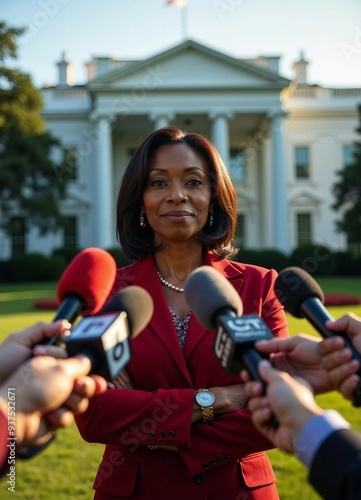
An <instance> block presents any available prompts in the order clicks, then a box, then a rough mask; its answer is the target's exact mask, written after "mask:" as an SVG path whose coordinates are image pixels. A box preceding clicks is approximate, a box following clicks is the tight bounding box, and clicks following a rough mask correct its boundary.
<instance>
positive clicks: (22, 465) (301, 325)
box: [0, 278, 361, 500]
mask: <svg viewBox="0 0 361 500" xmlns="http://www.w3.org/2000/svg"><path fill="white" fill-rule="evenodd" d="M318 281H319V283H320V285H321V287H322V288H323V290H324V291H325V292H337V293H340V292H342V291H343V292H344V293H347V294H356V295H358V296H361V279H360V278H344V279H339V278H337V279H335V278H323V279H322V280H321V279H320V280H318ZM55 286H56V285H55V284H52V283H40V284H39V283H37V284H16V285H6V286H5V285H1V286H0V332H1V333H0V340H1V339H2V338H4V337H5V336H6V335H7V334H8V333H9V332H11V331H15V330H18V329H20V328H23V327H25V326H28V325H30V324H32V323H34V322H36V321H40V320H43V321H51V319H52V317H53V316H54V313H53V312H51V311H41V310H35V309H33V307H32V304H33V302H34V301H35V300H37V299H41V298H50V297H55V295H56V294H55ZM350 309H352V311H353V312H355V313H356V314H358V315H359V316H361V306H352V307H332V308H329V310H330V312H331V314H332V315H333V316H334V317H335V318H336V317H339V316H340V315H342V314H343V313H345V312H347V311H349V310H350ZM289 326H290V333H291V334H296V333H299V332H305V333H310V334H315V335H316V336H317V334H316V333H315V332H314V331H313V329H312V327H311V326H310V325H309V324H308V323H307V322H306V321H305V320H300V319H295V318H292V317H289ZM318 402H319V404H320V405H321V406H322V407H323V408H335V409H337V410H338V411H340V413H342V414H343V416H344V417H345V418H346V419H347V420H349V421H350V422H351V423H352V424H353V425H354V427H355V428H357V429H359V430H361V422H360V418H359V415H360V414H359V411H358V410H356V409H354V408H353V407H352V405H351V403H350V402H348V401H346V400H344V399H343V398H342V397H341V396H340V395H339V394H337V393H329V394H325V395H322V396H319V397H318ZM102 450H103V445H97V444H88V443H85V442H84V441H82V439H81V438H80V436H79V434H78V432H77V429H76V427H75V425H73V426H71V427H69V428H67V429H62V430H59V431H58V432H57V439H56V441H55V443H52V445H50V446H49V448H48V449H47V450H46V451H44V452H43V453H42V454H40V455H38V456H37V457H36V458H35V459H32V460H29V461H21V460H18V461H17V463H16V493H17V497H18V498H21V499H22V500H49V499H57V500H69V498H70V499H72V500H73V499H74V500H88V499H91V498H93V490H92V487H91V485H92V482H93V478H94V475H95V472H96V469H97V466H98V464H99V461H100V458H101V455H102ZM268 454H269V457H270V459H271V461H272V464H273V467H274V470H275V473H276V476H277V478H278V482H277V484H278V489H279V493H280V497H281V499H282V500H300V499H302V500H303V499H307V500H316V499H318V498H319V496H318V495H317V494H316V493H315V492H314V491H313V490H312V488H311V487H310V486H308V484H307V480H306V478H307V471H306V469H305V468H304V467H303V466H302V465H300V464H299V463H298V462H297V460H296V459H295V458H294V457H293V456H290V455H286V454H284V453H282V452H280V451H278V450H272V451H270V452H269V453H268ZM7 488H8V485H7V483H6V478H3V479H2V480H1V481H0V498H1V499H3V500H8V499H12V498H14V496H13V493H11V492H8V491H7Z"/></svg>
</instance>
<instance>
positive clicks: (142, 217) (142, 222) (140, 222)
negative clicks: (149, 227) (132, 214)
mask: <svg viewBox="0 0 361 500" xmlns="http://www.w3.org/2000/svg"><path fill="white" fill-rule="evenodd" d="M139 225H140V227H141V228H142V229H143V228H144V227H145V226H146V223H145V220H144V214H142V213H140V217H139Z"/></svg>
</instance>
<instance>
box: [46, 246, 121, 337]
mask: <svg viewBox="0 0 361 500" xmlns="http://www.w3.org/2000/svg"><path fill="white" fill-rule="evenodd" d="M116 270H117V265H116V262H115V260H114V258H113V257H112V256H111V255H110V253H108V252H107V251H106V250H103V249H101V248H95V247H91V248H86V249H84V250H82V251H81V252H79V253H78V254H77V255H76V256H75V257H74V258H73V260H72V261H71V262H70V263H69V265H68V266H67V268H66V269H65V271H64V272H63V274H62V275H61V277H60V280H59V282H58V286H57V296H58V300H59V302H60V306H59V309H58V311H57V313H56V315H55V317H54V319H53V321H57V320H58V319H66V320H68V321H69V323H73V322H74V321H75V319H76V318H77V316H78V315H79V314H80V313H81V314H82V315H83V316H84V315H90V314H96V313H97V312H98V311H99V310H100V308H101V307H102V306H103V304H104V302H105V301H106V299H107V297H108V296H109V293H110V291H111V289H112V287H113V284H114V281H115V276H116ZM59 341H60V337H52V338H50V339H46V340H44V341H42V342H41V344H45V345H57V344H58V343H59Z"/></svg>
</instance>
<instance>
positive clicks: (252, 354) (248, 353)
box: [241, 343, 279, 429]
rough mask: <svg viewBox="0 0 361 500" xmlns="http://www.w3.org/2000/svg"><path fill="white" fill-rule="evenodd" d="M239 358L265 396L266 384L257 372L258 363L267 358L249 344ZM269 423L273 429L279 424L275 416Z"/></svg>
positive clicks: (244, 346)
mask: <svg viewBox="0 0 361 500" xmlns="http://www.w3.org/2000/svg"><path fill="white" fill-rule="evenodd" d="M241 357H242V361H243V363H244V365H245V366H246V368H247V371H248V373H249V374H250V375H251V378H252V380H257V381H258V382H260V383H261V384H262V393H263V394H266V389H267V383H266V382H265V381H264V380H263V378H262V377H261V375H260V373H259V371H258V363H259V362H260V361H262V359H267V356H262V355H261V354H260V353H259V352H258V351H256V349H255V347H254V345H253V344H251V343H249V344H244V345H243V346H242V354H241ZM270 423H271V425H272V426H273V427H274V428H275V429H277V427H278V426H279V422H278V420H277V419H276V417H275V416H272V418H271V421H270Z"/></svg>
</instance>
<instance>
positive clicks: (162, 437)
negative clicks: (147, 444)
mask: <svg viewBox="0 0 361 500" xmlns="http://www.w3.org/2000/svg"><path fill="white" fill-rule="evenodd" d="M166 437H167V434H166V433H165V432H164V431H162V432H160V433H159V439H165V438H166Z"/></svg>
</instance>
